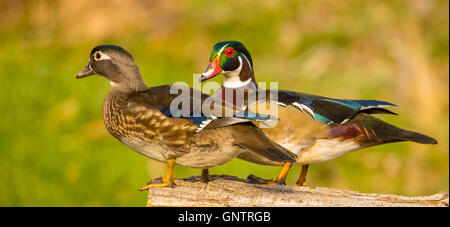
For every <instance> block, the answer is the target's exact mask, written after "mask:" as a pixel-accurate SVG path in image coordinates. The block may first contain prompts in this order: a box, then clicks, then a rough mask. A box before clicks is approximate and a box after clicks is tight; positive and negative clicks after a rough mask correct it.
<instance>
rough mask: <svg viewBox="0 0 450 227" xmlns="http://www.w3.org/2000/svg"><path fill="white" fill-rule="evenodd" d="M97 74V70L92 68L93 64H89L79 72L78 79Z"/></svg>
mask: <svg viewBox="0 0 450 227" xmlns="http://www.w3.org/2000/svg"><path fill="white" fill-rule="evenodd" d="M92 74H95V71H94V70H93V69H92V67H91V64H88V65H87V66H86V67H85V68H84V69H83V70H81V72H79V73H77V77H76V78H77V79H81V78H84V77H87V76H90V75H92Z"/></svg>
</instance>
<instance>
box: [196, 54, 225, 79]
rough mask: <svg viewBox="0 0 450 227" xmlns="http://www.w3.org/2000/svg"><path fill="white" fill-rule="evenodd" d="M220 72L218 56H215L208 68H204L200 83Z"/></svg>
mask: <svg viewBox="0 0 450 227" xmlns="http://www.w3.org/2000/svg"><path fill="white" fill-rule="evenodd" d="M221 72H222V68H220V65H219V56H217V57H216V58H215V59H214V60H213V61H212V62H210V63H209V65H208V67H206V70H205V72H203V73H202V75H201V76H200V82H203V81H206V80H209V79H211V78H213V77H215V76H217V75H218V74H219V73H221Z"/></svg>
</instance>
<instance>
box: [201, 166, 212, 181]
mask: <svg viewBox="0 0 450 227" xmlns="http://www.w3.org/2000/svg"><path fill="white" fill-rule="evenodd" d="M210 181H211V177H210V176H209V170H208V169H202V182H203V183H208V182H210Z"/></svg>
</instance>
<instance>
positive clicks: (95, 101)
mask: <svg viewBox="0 0 450 227" xmlns="http://www.w3.org/2000/svg"><path fill="white" fill-rule="evenodd" d="M448 7H449V6H448V1H446V0H442V1H437V0H436V1H431V0H430V1H428V0H411V1H410V0H394V1H365V0H361V1H356V0H351V1H334V0H303V1H249V0H234V1H193V0H191V1H166V0H154V1H144V0H142V1H139V0H135V1H89V0H79V1H63V0H62V1H54V0H40V1H19V0H17V1H7V0H0V114H1V115H0V116H1V120H0V168H1V169H0V206H144V205H145V204H146V196H147V194H146V193H144V192H139V191H138V190H137V189H138V188H139V187H140V186H142V185H144V184H146V182H147V181H149V180H150V179H151V178H152V177H159V176H161V175H163V174H164V172H165V164H163V163H158V162H155V161H152V160H148V159H147V158H145V157H144V156H141V155H139V154H137V153H135V152H133V151H132V150H130V149H129V148H127V147H125V146H124V145H122V144H121V143H120V142H119V141H117V140H116V139H115V138H113V137H112V136H110V135H109V134H108V133H107V131H106V130H105V128H104V126H103V122H102V119H101V106H102V102H103V98H104V97H105V95H106V93H107V92H108V90H109V87H110V85H109V83H108V82H107V81H106V80H105V79H103V78H101V77H90V78H88V79H84V80H75V74H76V73H77V72H79V71H80V70H81V69H82V68H83V67H84V66H85V65H86V63H87V61H88V57H89V52H90V50H91V49H92V48H93V47H94V46H96V45H98V44H117V45H121V46H123V47H125V48H126V49H127V50H129V51H130V52H131V53H132V54H133V55H134V57H135V60H136V61H137V63H138V64H139V66H140V68H141V72H142V75H143V77H144V79H145V80H146V81H147V84H148V85H149V86H156V85H161V84H168V83H173V82H176V81H186V82H188V83H189V84H192V74H193V73H200V72H202V71H203V70H204V68H205V67H206V65H207V63H208V62H207V61H208V57H209V54H210V50H211V48H212V46H213V45H214V44H215V43H216V42H219V41H223V40H239V41H241V42H243V43H244V44H245V45H246V46H247V48H248V49H249V51H250V53H251V54H252V56H253V60H254V63H255V72H256V74H257V78H258V80H259V81H278V82H279V88H281V89H288V90H295V91H302V92H307V93H313V94H318V95H324V96H329V97H335V98H349V99H378V100H385V101H389V102H393V103H396V104H397V105H398V106H399V107H398V108H395V109H393V110H394V111H395V112H397V113H399V114H400V116H380V115H379V117H380V118H382V119H383V120H386V121H388V122H390V123H393V124H395V125H398V126H400V127H404V128H407V129H412V130H415V131H419V132H422V133H425V134H428V135H430V136H433V137H435V138H436V139H437V140H438V141H439V144H438V145H434V146H432V145H421V144H414V143H406V142H405V143H397V144H390V145H383V146H378V147H373V148H368V149H363V150H360V151H357V152H352V153H349V154H346V155H344V156H342V157H340V158H338V159H335V160H332V161H329V162H326V163H322V164H316V165H312V166H311V167H310V171H309V175H308V179H307V182H308V184H309V186H311V187H333V188H338V189H349V190H358V191H360V192H367V193H396V194H401V195H429V194H433V193H437V192H439V191H448V189H449V151H448V149H449V140H448V138H449V115H448V112H449V101H448V100H449V96H448V91H449V86H448V85H449V37H448V35H449V11H448V10H449V8H448ZM216 81H220V78H218V79H216ZM279 169H280V167H265V166H258V165H255V164H250V163H247V162H245V161H240V160H234V161H232V162H230V163H227V164H225V165H223V166H219V167H216V168H212V169H211V170H210V172H211V173H212V174H229V175H235V176H239V177H243V178H245V177H246V176H247V175H248V174H256V175H258V176H262V177H265V178H271V177H274V176H275V175H276V174H277V173H278V171H279ZM199 174H200V170H197V169H191V168H185V167H176V169H175V175H176V177H187V176H192V175H199ZM298 174H299V167H295V168H294V169H293V170H291V172H290V174H289V178H288V183H289V184H292V183H294V182H295V180H296V178H297V177H298Z"/></svg>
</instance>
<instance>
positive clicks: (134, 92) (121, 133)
mask: <svg viewBox="0 0 450 227" xmlns="http://www.w3.org/2000/svg"><path fill="white" fill-rule="evenodd" d="M93 74H98V75H101V76H103V77H105V78H106V79H108V80H109V82H110V83H111V90H110V91H109V93H108V94H107V95H106V98H105V100H104V103H103V120H104V124H105V126H106V128H107V130H108V131H109V132H110V133H111V135H113V136H114V137H116V138H117V139H118V140H120V141H121V142H122V143H123V144H125V145H126V146H128V147H130V148H131V149H133V150H134V151H136V152H138V153H140V154H142V155H145V156H147V157H149V158H151V159H154V160H157V161H160V162H167V172H166V177H163V178H162V180H163V183H161V184H149V185H147V186H144V187H142V188H141V190H145V189H149V188H151V187H172V186H173V185H174V184H175V182H174V180H173V168H174V164H178V165H182V166H188V167H192V168H201V169H203V172H202V179H203V180H204V181H207V180H208V179H207V177H208V176H207V169H208V168H211V167H214V166H217V165H221V164H224V163H226V162H228V161H230V160H231V159H232V158H234V157H236V156H237V155H239V154H240V153H242V152H249V153H251V152H255V156H258V155H262V156H264V157H265V158H267V159H269V160H272V161H276V162H281V163H282V162H287V161H294V160H295V155H294V154H292V153H291V152H289V151H288V150H286V149H285V148H283V147H282V146H280V145H278V144H276V143H274V142H272V141H271V140H269V139H268V138H267V137H266V136H265V135H264V134H263V133H262V132H261V130H260V129H259V128H258V127H256V126H255V125H254V124H253V123H251V122H250V121H251V120H255V119H257V118H258V116H256V117H255V116H250V115H247V116H248V117H246V116H245V114H244V116H241V117H216V116H214V115H213V114H214V112H211V113H212V114H211V115H208V114H205V113H200V112H201V111H200V109H198V108H197V109H195V108H194V107H192V108H187V110H184V109H182V110H181V111H188V112H189V113H188V115H183V114H174V111H175V113H176V110H175V109H174V111H171V109H170V108H171V103H172V101H173V100H174V99H176V98H179V97H180V96H178V95H177V94H171V92H170V89H171V86H170V85H163V86H158V87H147V85H146V84H145V82H144V80H143V79H142V77H141V75H140V72H139V68H138V66H137V65H136V63H135V62H134V59H133V57H132V55H131V54H130V53H129V52H128V51H126V50H125V49H123V48H122V47H119V46H113V45H101V46H97V47H95V48H94V49H93V50H92V51H91V53H90V59H89V63H88V65H87V66H86V68H85V69H84V70H82V71H81V72H80V73H78V74H77V76H76V78H77V79H81V78H84V77H87V76H90V75H93ZM187 89H189V91H190V93H189V95H187V96H186V97H184V98H187V101H189V103H190V104H191V105H193V102H194V101H198V100H196V97H199V98H200V99H201V100H200V101H203V100H205V99H206V98H208V96H207V95H205V94H199V93H196V94H197V95H198V96H196V95H194V92H199V91H195V90H194V89H192V88H187ZM176 107H178V105H177V106H176ZM222 108H226V107H222ZM219 110H220V111H223V110H222V109H219ZM197 111H200V112H197ZM195 113H197V114H195ZM177 115H180V116H177ZM260 119H264V117H260ZM244 135H246V136H244Z"/></svg>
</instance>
